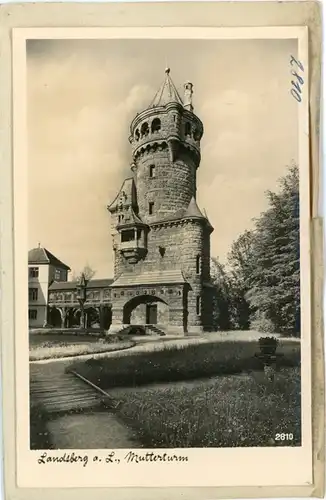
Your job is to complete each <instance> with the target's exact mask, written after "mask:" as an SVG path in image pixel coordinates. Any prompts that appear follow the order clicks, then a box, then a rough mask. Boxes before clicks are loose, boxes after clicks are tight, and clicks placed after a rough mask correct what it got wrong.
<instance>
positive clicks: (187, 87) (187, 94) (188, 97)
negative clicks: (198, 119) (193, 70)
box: [183, 82, 194, 111]
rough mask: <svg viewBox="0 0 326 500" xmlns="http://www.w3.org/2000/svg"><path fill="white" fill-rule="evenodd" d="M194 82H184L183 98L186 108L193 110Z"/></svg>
mask: <svg viewBox="0 0 326 500" xmlns="http://www.w3.org/2000/svg"><path fill="white" fill-rule="evenodd" d="M192 89H193V84H192V83H190V82H186V83H185V84H184V99H183V106H184V108H186V109H189V111H193V110H194V108H193V105H192V94H193V90H192Z"/></svg>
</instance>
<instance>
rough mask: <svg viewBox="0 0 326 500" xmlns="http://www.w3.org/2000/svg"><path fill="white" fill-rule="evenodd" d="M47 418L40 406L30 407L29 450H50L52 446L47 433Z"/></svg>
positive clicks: (33, 405) (32, 405)
mask: <svg viewBox="0 0 326 500" xmlns="http://www.w3.org/2000/svg"><path fill="white" fill-rule="evenodd" d="M48 420H49V416H48V414H47V412H46V411H45V410H44V408H43V407H42V405H40V404H37V405H35V404H31V406H30V449H31V450H51V449H53V448H54V447H53V444H52V441H51V437H50V434H49V432H48V427H47V423H48Z"/></svg>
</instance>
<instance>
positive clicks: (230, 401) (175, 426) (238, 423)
mask: <svg viewBox="0 0 326 500" xmlns="http://www.w3.org/2000/svg"><path fill="white" fill-rule="evenodd" d="M111 395H112V396H113V397H114V398H116V399H118V400H120V401H121V404H120V407H119V409H118V410H117V411H118V416H119V417H120V418H121V419H122V420H123V421H124V422H125V423H126V424H127V425H128V426H130V427H131V428H132V429H134V430H135V431H137V433H138V435H139V438H140V440H141V441H142V443H143V446H145V447H148V448H152V447H162V448H178V447H182V448H187V447H240V446H247V447H248V446H299V445H300V442H301V425H300V418H301V417H300V411H301V410H300V398H301V393H300V368H283V369H281V371H280V372H278V373H276V376H275V379H274V381H270V380H268V379H267V378H266V377H265V375H264V372H252V373H250V374H242V375H226V376H218V377H214V378H212V379H206V380H198V381H193V382H187V383H172V384H164V385H157V386H155V385H153V386H151V387H150V386H149V387H139V388H133V389H132V390H130V389H127V388H125V389H122V388H120V389H114V390H113V391H112V392H111ZM280 433H284V434H292V435H293V439H291V440H287V441H286V440H283V441H282V440H276V439H275V438H276V434H280Z"/></svg>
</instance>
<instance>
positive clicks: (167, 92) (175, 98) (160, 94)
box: [149, 68, 183, 108]
mask: <svg viewBox="0 0 326 500" xmlns="http://www.w3.org/2000/svg"><path fill="white" fill-rule="evenodd" d="M165 75H166V76H165V80H164V83H163V84H162V85H161V87H160V89H159V90H158V91H157V92H156V94H155V97H154V99H153V101H152V102H151V104H150V106H149V107H150V108H156V107H158V106H165V105H166V104H168V103H169V102H177V103H178V104H181V105H182V106H183V102H182V99H181V97H180V95H179V93H178V91H177V89H176V86H175V85H174V83H173V81H172V79H171V77H170V68H166V70H165Z"/></svg>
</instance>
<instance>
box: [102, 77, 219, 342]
mask: <svg viewBox="0 0 326 500" xmlns="http://www.w3.org/2000/svg"><path fill="white" fill-rule="evenodd" d="M165 73H166V75H165V81H164V83H163V85H162V86H161V88H160V89H159V91H158V92H157V94H156V96H155V97H154V100H153V101H152V103H151V104H150V105H149V106H148V108H146V109H145V110H143V111H141V112H140V113H138V114H137V115H136V117H135V118H134V119H133V121H132V123H131V126H130V137H129V141H130V143H131V148H132V163H131V171H132V176H131V177H130V178H128V179H126V180H125V181H124V182H123V184H122V186H121V189H120V191H119V193H118V195H117V196H116V198H115V199H114V200H113V202H112V203H111V204H110V205H109V206H108V210H109V212H110V214H111V221H112V225H111V228H112V236H113V250H114V282H113V283H112V285H111V302H112V325H111V329H112V330H114V331H115V330H119V329H121V328H122V327H124V325H128V324H135V325H156V328H157V329H161V330H163V331H171V332H174V333H177V332H179V333H186V332H190V333H191V332H194V333H196V332H197V333H198V332H201V331H203V330H205V329H210V328H211V325H212V300H213V299H212V285H211V283H210V234H211V233H212V231H213V227H212V226H211V224H210V222H209V220H208V218H207V216H206V215H205V214H203V213H202V212H201V210H200V209H199V207H198V205H197V202H196V194H197V182H196V174H197V168H198V167H199V164H200V157H201V156H200V140H201V138H202V135H203V124H202V122H201V121H200V119H199V118H198V117H197V116H196V115H195V114H194V110H193V104H192V94H193V85H192V84H191V83H190V82H187V83H186V84H185V85H184V96H183V99H181V97H180V95H179V93H178V91H177V89H176V87H175V85H174V83H173V82H172V79H171V77H170V70H169V69H167V70H166V72H165Z"/></svg>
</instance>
